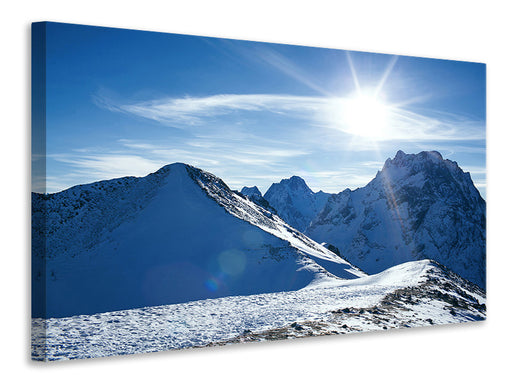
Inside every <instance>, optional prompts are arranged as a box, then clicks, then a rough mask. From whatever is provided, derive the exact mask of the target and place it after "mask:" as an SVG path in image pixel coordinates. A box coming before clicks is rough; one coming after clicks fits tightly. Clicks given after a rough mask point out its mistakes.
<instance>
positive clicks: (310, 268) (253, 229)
mask: <svg viewBox="0 0 512 384" xmlns="http://www.w3.org/2000/svg"><path fill="white" fill-rule="evenodd" d="M485 236H486V235H485V201H484V200H483V199H482V198H481V196H480V195H479V193H478V191H477V190H476V188H475V187H474V185H473V183H472V181H471V177H470V175H469V174H468V173H465V172H463V171H462V170H461V169H460V168H459V167H458V165H457V163H455V162H452V161H450V160H445V159H443V158H442V156H441V155H440V154H439V153H437V152H421V153H419V154H415V155H407V154H405V153H403V152H401V151H399V152H398V153H397V154H396V156H395V157H394V158H393V159H388V160H387V161H386V162H385V164H384V166H383V168H382V170H381V171H379V172H378V173H377V175H376V177H375V178H374V179H373V180H372V181H371V182H370V183H368V185H366V186H365V187H362V188H358V189H356V190H353V191H351V190H349V189H346V190H344V191H342V192H340V193H331V194H328V193H324V192H322V191H320V192H316V193H315V192H313V191H312V190H311V189H310V188H309V187H308V186H307V185H306V183H305V181H304V180H303V179H301V178H300V177H298V176H293V177H291V178H290V179H284V180H282V181H281V182H279V183H274V184H272V186H271V187H270V188H269V189H268V191H267V192H266V193H265V195H262V194H261V192H260V191H259V189H258V188H257V187H250V188H249V187H244V188H243V189H242V190H241V191H240V192H238V191H235V190H232V189H230V188H229V187H228V186H227V185H226V184H225V183H224V182H223V181H222V180H221V179H219V178H218V177H216V176H215V175H213V174H211V173H208V172H205V171H203V170H201V169H198V168H195V167H193V166H190V165H186V164H182V163H174V164H170V165H167V166H164V167H163V168H161V169H159V170H158V171H156V172H154V173H151V174H149V175H147V176H146V177H124V178H119V179H113V180H105V181H100V182H96V183H92V184H86V185H77V186H75V187H72V188H69V189H67V190H65V191H62V192H59V193H54V194H38V193H33V194H32V357H33V358H34V359H37V360H58V359H73V358H85V357H99V356H109V355H116V354H125V353H137V352H152V351H160V350H165V349H173V348H187V347H198V346H208V345H222V344H226V343H238V342H246V341H261V340H276V339H285V338H293V337H305V336H311V335H327V334H339V333H350V332H360V331H366V330H377V329H389V328H402V327H413V326H422V325H431V324H447V323H454V322H465V321H475V320H483V319H485V317H486V306H485V301H486V299H485ZM100 335H101V337H100Z"/></svg>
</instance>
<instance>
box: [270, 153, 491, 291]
mask: <svg viewBox="0 0 512 384" xmlns="http://www.w3.org/2000/svg"><path fill="white" fill-rule="evenodd" d="M263 198H264V200H266V201H267V202H268V203H269V204H270V205H271V206H272V207H273V208H274V209H275V211H276V212H277V214H278V215H279V216H280V217H282V218H283V219H284V220H285V221H287V222H288V223H289V224H290V225H292V226H295V227H296V228H297V229H299V230H300V231H302V232H303V233H304V234H305V235H307V236H308V237H310V238H311V239H313V240H315V241H317V242H320V243H325V245H326V246H328V247H329V249H332V250H334V251H335V252H336V253H338V254H339V255H341V256H342V257H343V258H344V259H346V260H347V261H349V262H350V263H352V264H353V265H355V266H357V267H359V268H361V269H362V270H364V271H365V272H367V273H370V274H374V273H378V272H381V271H383V270H385V269H387V268H389V267H392V266H394V265H398V264H401V263H403V262H407V261H413V260H422V259H432V260H435V261H437V262H439V263H441V264H442V265H444V266H447V267H448V268H450V269H451V270H452V271H454V272H456V273H457V274H459V275H460V276H462V277H464V278H466V279H468V280H470V281H472V282H473V283H475V284H477V285H479V286H480V287H482V288H485V284H486V280H485V263H486V204H485V201H484V199H483V198H482V197H481V196H480V194H479V192H478V190H477V189H476V187H475V186H474V184H473V182H472V180H471V177H470V174H469V173H467V172H464V171H463V170H462V169H461V168H460V167H459V166H458V165H457V163H456V162H453V161H451V160H447V159H443V157H442V156H441V154H440V153H438V152H436V151H428V152H427V151H425V152H420V153H418V154H405V153H404V152H402V151H398V152H397V154H396V156H395V157H394V158H393V159H388V160H387V161H386V162H385V164H384V166H383V168H382V170H381V171H379V172H378V173H377V175H376V176H375V178H374V179H373V180H372V181H370V182H369V183H368V184H367V185H366V186H364V187H362V188H358V189H355V190H350V189H345V190H344V191H342V192H340V193H336V194H327V193H324V192H322V191H320V192H316V193H314V192H313V191H312V190H311V189H310V188H309V187H308V186H307V185H306V183H305V181H304V180H303V179H301V178H300V177H298V176H293V177H291V178H289V179H283V180H281V182H279V183H274V184H272V186H271V187H270V188H269V189H268V191H267V192H266V193H265V195H264V196H263Z"/></svg>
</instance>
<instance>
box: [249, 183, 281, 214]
mask: <svg viewBox="0 0 512 384" xmlns="http://www.w3.org/2000/svg"><path fill="white" fill-rule="evenodd" d="M240 193H241V194H242V195H244V196H247V198H249V200H251V201H252V202H253V203H255V204H257V205H259V206H260V207H263V208H265V209H266V210H267V211H270V212H271V213H273V214H276V215H277V211H276V210H275V209H274V207H272V206H271V205H270V203H269V202H268V201H267V200H266V199H265V198H264V197H263V196H262V194H261V192H260V190H259V189H258V187H256V186H254V187H243V188H242V190H241V191H240Z"/></svg>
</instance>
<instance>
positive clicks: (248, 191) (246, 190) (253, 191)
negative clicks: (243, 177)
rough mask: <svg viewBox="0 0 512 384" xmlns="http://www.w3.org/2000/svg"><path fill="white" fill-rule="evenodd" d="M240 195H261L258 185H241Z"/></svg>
mask: <svg viewBox="0 0 512 384" xmlns="http://www.w3.org/2000/svg"><path fill="white" fill-rule="evenodd" d="M240 193H241V194H242V195H245V196H247V197H263V195H262V194H261V192H260V190H259V189H258V187H256V186H254V187H243V188H242V190H241V191H240Z"/></svg>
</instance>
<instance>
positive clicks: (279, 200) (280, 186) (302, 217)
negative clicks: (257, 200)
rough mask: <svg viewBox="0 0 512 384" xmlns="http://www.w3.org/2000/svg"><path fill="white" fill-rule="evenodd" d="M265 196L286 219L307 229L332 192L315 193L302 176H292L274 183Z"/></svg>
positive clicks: (296, 226)
mask: <svg viewBox="0 0 512 384" xmlns="http://www.w3.org/2000/svg"><path fill="white" fill-rule="evenodd" d="M263 197H264V198H265V200H267V201H268V202H269V203H270V205H271V206H272V207H274V208H275V210H276V211H277V213H278V214H279V216H280V217H281V218H282V219H283V220H284V221H286V222H287V223H288V224H290V225H291V226H292V227H294V228H296V229H298V230H299V231H305V230H306V229H307V228H308V227H309V225H310V223H311V220H313V219H314V218H315V217H316V216H317V215H318V214H319V213H320V211H321V210H322V208H323V207H324V206H325V203H326V202H327V199H328V198H329V197H330V194H328V193H325V192H322V191H319V192H316V193H315V192H313V191H312V190H311V189H310V188H309V187H308V186H307V185H306V182H305V181H304V180H303V179H302V178H300V177H298V176H292V177H290V178H289V179H283V180H281V181H280V182H279V183H273V184H272V185H271V186H270V188H269V189H268V190H267V192H266V193H265V195H264V196H263Z"/></svg>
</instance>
